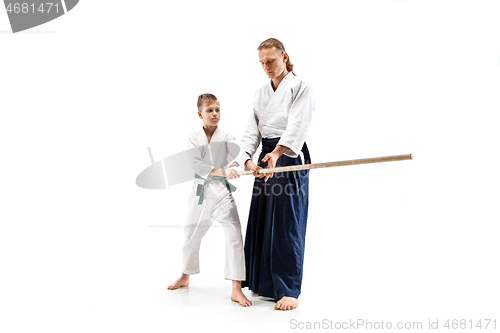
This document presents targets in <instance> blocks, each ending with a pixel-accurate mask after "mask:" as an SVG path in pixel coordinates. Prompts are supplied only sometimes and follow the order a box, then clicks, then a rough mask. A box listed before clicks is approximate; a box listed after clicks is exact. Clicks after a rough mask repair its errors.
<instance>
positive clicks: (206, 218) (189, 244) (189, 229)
mask: <svg viewBox="0 0 500 333" xmlns="http://www.w3.org/2000/svg"><path fill="white" fill-rule="evenodd" d="M198 184H203V181H195V182H194V184H193V189H192V190H191V194H190V196H189V212H188V217H187V223H186V225H185V226H184V234H185V240H184V246H183V248H182V254H183V268H182V272H183V273H184V274H189V275H193V274H197V273H199V272H200V261H199V253H200V246H201V240H202V238H203V236H205V234H206V233H207V231H208V229H209V228H210V226H211V225H212V223H213V221H218V222H219V223H220V225H221V226H222V227H223V230H224V233H225V236H226V259H225V268H224V278H225V279H228V280H236V281H243V280H245V255H244V252H243V238H242V236H241V225H240V220H239V217H238V210H237V208H236V203H235V200H234V198H233V196H232V194H231V191H229V190H228V189H227V188H226V186H225V185H224V184H222V183H220V182H219V181H217V180H214V181H211V182H210V183H208V184H207V185H205V188H204V191H205V196H204V200H203V203H202V204H201V205H199V204H198V200H199V196H197V195H196V189H197V188H198Z"/></svg>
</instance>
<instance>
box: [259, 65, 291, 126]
mask: <svg viewBox="0 0 500 333" xmlns="http://www.w3.org/2000/svg"><path fill="white" fill-rule="evenodd" d="M294 78H295V77H294V76H293V74H292V72H290V73H288V74H287V75H286V76H285V77H284V78H283V80H281V82H280V84H279V86H278V89H276V91H273V88H272V87H271V83H269V87H268V89H270V91H271V99H270V100H269V103H267V105H266V109H265V110H264V113H263V114H262V116H261V117H260V119H259V132H260V133H262V128H263V126H264V124H265V123H266V121H267V117H268V116H269V113H270V112H271V111H272V110H273V109H274V108H275V107H276V105H278V104H279V103H280V102H281V101H282V100H283V96H284V94H285V93H286V91H287V90H288V88H289V87H290V85H291V84H292V83H293V81H295V80H294Z"/></svg>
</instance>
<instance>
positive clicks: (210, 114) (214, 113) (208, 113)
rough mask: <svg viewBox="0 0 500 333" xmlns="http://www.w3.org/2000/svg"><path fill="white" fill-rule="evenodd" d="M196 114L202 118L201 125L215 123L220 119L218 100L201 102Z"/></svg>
mask: <svg viewBox="0 0 500 333" xmlns="http://www.w3.org/2000/svg"><path fill="white" fill-rule="evenodd" d="M198 116H199V117H200V118H201V119H202V120H203V126H205V127H212V126H215V125H217V124H218V123H219V120H220V105H219V101H217V100H215V101H208V102H203V106H202V107H201V110H198Z"/></svg>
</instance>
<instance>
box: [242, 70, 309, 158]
mask: <svg viewBox="0 0 500 333" xmlns="http://www.w3.org/2000/svg"><path fill="white" fill-rule="evenodd" d="M314 104H315V99H314V94H313V92H312V89H311V87H310V86H309V85H308V84H307V83H305V82H303V81H302V80H301V79H299V78H298V77H296V76H294V75H293V74H292V73H291V72H290V73H288V74H287V75H286V76H285V77H284V78H283V80H282V81H281V82H280V84H279V86H278V89H276V91H274V90H273V88H272V86H271V81H269V82H268V83H267V84H265V85H264V86H262V87H261V88H260V89H258V90H257V91H256V92H255V95H254V104H253V112H252V114H251V115H250V118H249V120H248V123H247V126H246V128H245V132H244V134H243V137H242V139H241V147H242V149H243V150H244V151H245V152H247V153H249V154H250V155H251V156H253V155H254V154H255V151H256V150H257V148H258V146H259V144H260V141H261V139H262V138H269V139H272V138H278V137H281V139H280V141H279V142H278V145H282V146H286V147H288V148H289V149H288V150H286V151H285V155H286V156H289V157H292V158H296V157H297V156H298V155H299V154H300V150H301V149H302V146H303V145H304V142H305V141H306V138H307V131H308V130H309V126H310V124H311V116H312V111H313V110H314ZM246 159H248V156H247V157H246ZM238 163H239V162H238ZM240 165H241V163H240Z"/></svg>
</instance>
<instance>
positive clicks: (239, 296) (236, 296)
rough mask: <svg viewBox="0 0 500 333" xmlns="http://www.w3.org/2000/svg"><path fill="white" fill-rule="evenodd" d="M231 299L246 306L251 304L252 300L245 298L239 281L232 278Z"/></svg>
mask: <svg viewBox="0 0 500 333" xmlns="http://www.w3.org/2000/svg"><path fill="white" fill-rule="evenodd" d="M231 301H233V302H238V303H239V304H240V305H241V306H243V307H247V306H250V305H252V302H250V301H249V300H248V298H246V296H245V294H243V292H242V291H241V281H235V280H233V291H232V292H231Z"/></svg>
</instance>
